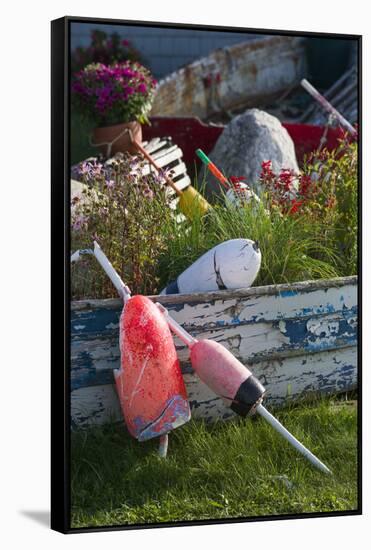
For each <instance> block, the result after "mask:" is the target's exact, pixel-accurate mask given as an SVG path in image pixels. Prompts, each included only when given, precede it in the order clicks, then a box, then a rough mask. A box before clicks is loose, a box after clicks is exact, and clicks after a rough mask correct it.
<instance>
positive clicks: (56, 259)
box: [51, 17, 362, 533]
mask: <svg viewBox="0 0 371 550" xmlns="http://www.w3.org/2000/svg"><path fill="white" fill-rule="evenodd" d="M75 22H89V23H97V24H109V25H128V26H134V27H135V26H142V27H145V26H148V27H157V28H173V29H199V30H205V31H207V30H210V31H216V30H217V31H226V32H247V33H248V32H251V33H254V34H269V35H291V36H305V37H315V38H319V37H324V38H330V37H333V38H341V39H344V40H347V39H349V40H356V41H357V43H358V75H359V76H358V97H359V108H358V113H359V121H358V132H359V134H358V136H359V157H358V158H359V163H358V173H359V198H358V221H359V229H358V238H359V241H358V243H359V244H358V308H359V309H358V319H359V323H358V351H357V353H358V506H357V509H355V510H350V511H334V512H323V513H322V512H321V513H306V514H292V515H290V514H288V515H284V516H274V517H272V516H259V517H252V518H231V519H218V520H199V521H179V522H176V523H159V524H138V525H136V524H133V525H120V526H104V527H99V528H98V527H97V528H94V527H92V528H90V527H87V528H71V521H70V506H71V497H70V424H71V422H70V421H71V411H70V377H69V375H70V357H69V352H70V331H69V323H70V298H69V297H70V254H71V250H70V230H69V227H70V26H71V23H75ZM361 121H362V36H361V35H353V34H350V35H343V34H336V33H317V32H306V31H285V30H276V29H275V30H272V29H250V28H239V27H223V26H205V25H194V24H191V25H187V24H179V23H168V22H164V23H158V22H146V21H139V20H138V21H126V20H116V19H104V18H98V19H97V18H89V17H62V18H60V19H56V20H54V21H52V22H51V231H52V233H51V281H52V285H51V322H52V330H51V528H52V529H54V530H56V531H59V532H61V533H81V532H92V531H113V530H127V529H144V528H156V527H174V526H175V527H176V526H184V525H204V524H215V523H217V524H219V523H237V522H250V521H254V522H255V521H267V520H269V521H274V520H282V519H302V518H314V517H324V518H325V517H332V516H343V515H360V514H362V352H361V350H362V340H361V337H362V264H361V250H362V217H361V212H362V156H361V151H362V126H361V124H360V123H361Z"/></svg>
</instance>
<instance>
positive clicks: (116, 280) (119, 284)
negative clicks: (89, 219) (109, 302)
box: [94, 241, 130, 303]
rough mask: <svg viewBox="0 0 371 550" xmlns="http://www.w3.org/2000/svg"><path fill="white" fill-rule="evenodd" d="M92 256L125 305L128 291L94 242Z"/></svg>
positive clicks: (128, 295)
mask: <svg viewBox="0 0 371 550" xmlns="http://www.w3.org/2000/svg"><path fill="white" fill-rule="evenodd" d="M94 256H95V257H96V258H97V260H98V262H99V263H100V265H101V266H102V267H103V269H104V271H105V272H106V274H107V275H108V277H109V278H110V280H111V282H112V284H113V286H114V287H115V288H116V290H117V292H118V293H119V295H120V296H121V298H122V299H123V301H124V303H126V302H127V300H128V299H129V298H130V289H129V287H128V286H127V285H126V284H125V283H124V282H123V280H122V279H121V277H120V275H119V274H118V273H117V271H116V270H115V269H114V267H113V265H112V264H111V262H110V261H109V259H108V258H107V256H106V255H105V254H104V252H103V251H102V249H101V247H100V246H99V244H98V243H97V242H96V241H94Z"/></svg>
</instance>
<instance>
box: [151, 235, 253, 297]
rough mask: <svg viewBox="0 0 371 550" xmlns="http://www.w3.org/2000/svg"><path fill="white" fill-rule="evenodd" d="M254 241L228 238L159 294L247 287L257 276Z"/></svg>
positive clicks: (206, 253)
mask: <svg viewBox="0 0 371 550" xmlns="http://www.w3.org/2000/svg"><path fill="white" fill-rule="evenodd" d="M260 264H261V252H260V249H259V244H258V242H257V241H252V240H250V239H231V240H229V241H225V242H224V243H221V244H218V245H217V246H214V248H211V249H210V250H208V251H207V252H205V254H203V255H202V256H201V257H200V258H198V260H196V261H195V262H194V263H193V264H192V265H190V266H189V267H188V268H187V269H186V270H185V271H183V273H181V274H180V275H179V277H178V278H177V279H176V280H175V281H172V282H171V283H169V284H168V286H167V287H166V288H164V289H163V291H162V292H161V294H190V293H192V292H210V291H213V290H227V289H228V290H232V289H236V288H247V287H250V286H251V285H252V284H253V282H254V280H255V279H256V276H257V275H258V273H259V269H260Z"/></svg>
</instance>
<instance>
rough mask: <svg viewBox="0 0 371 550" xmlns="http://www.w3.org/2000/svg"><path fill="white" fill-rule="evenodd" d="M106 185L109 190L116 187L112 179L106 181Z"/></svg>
mask: <svg viewBox="0 0 371 550" xmlns="http://www.w3.org/2000/svg"><path fill="white" fill-rule="evenodd" d="M106 185H107V187H108V189H112V188H113V187H115V181H114V180H112V179H109V180H106Z"/></svg>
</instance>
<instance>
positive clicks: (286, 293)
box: [279, 290, 298, 298]
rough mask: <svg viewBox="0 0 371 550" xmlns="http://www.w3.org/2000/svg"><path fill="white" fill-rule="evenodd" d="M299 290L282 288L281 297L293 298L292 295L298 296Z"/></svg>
mask: <svg viewBox="0 0 371 550" xmlns="http://www.w3.org/2000/svg"><path fill="white" fill-rule="evenodd" d="M297 294H298V292H297V290H281V292H280V293H279V296H280V297H281V298H291V297H292V296H297Z"/></svg>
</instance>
